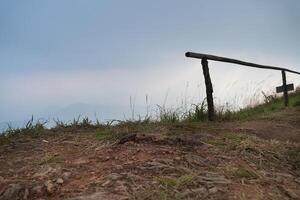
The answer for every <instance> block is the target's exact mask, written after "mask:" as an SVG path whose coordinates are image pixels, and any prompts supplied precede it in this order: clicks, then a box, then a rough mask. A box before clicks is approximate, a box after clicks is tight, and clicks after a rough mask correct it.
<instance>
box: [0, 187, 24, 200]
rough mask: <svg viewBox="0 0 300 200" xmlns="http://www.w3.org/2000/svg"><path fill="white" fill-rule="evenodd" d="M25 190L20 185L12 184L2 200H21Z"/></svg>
mask: <svg viewBox="0 0 300 200" xmlns="http://www.w3.org/2000/svg"><path fill="white" fill-rule="evenodd" d="M22 189H24V188H23V187H22V186H21V185H20V184H10V185H9V187H8V188H7V189H6V190H5V192H4V193H3V194H2V196H0V199H1V200H12V199H19V195H20V193H21V191H22Z"/></svg>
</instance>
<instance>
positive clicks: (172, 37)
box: [0, 0, 300, 122]
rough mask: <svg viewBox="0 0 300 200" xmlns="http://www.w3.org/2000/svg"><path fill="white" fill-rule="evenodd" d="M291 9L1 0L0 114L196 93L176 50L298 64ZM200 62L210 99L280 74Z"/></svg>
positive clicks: (259, 85) (166, 99)
mask: <svg viewBox="0 0 300 200" xmlns="http://www.w3.org/2000/svg"><path fill="white" fill-rule="evenodd" d="M299 10H300V1H298V0H285V1H282V0H226V1H219V0H210V1H204V0H185V1H182V0H164V1H162V0H151V1H141V0H126V1H125V0H124V1H116V0H89V1H86V0H44V1H40V0H27V1H21V0H1V1H0V44H1V45H0V122H12V121H22V120H26V119H28V118H30V116H31V115H34V116H36V117H38V118H53V117H57V118H62V119H69V118H71V116H72V115H76V114H87V115H91V113H94V114H95V113H97V115H100V118H101V119H107V118H120V117H124V116H127V115H128V114H129V115H130V112H131V110H130V102H131V103H132V104H134V106H135V107H136V111H137V112H143V110H144V109H145V107H147V106H145V105H146V104H147V105H148V104H150V105H151V107H155V106H156V105H157V104H158V105H163V104H166V105H168V106H178V105H180V104H182V102H200V101H202V100H203V98H204V97H205V87H204V80H203V75H202V69H201V62H200V60H197V59H191V58H186V57H185V56H184V54H185V52H186V51H194V52H200V53H208V54H214V55H219V56H226V57H232V58H236V59H241V60H245V61H250V62H255V63H259V64H267V65H275V66H279V67H286V68H290V69H293V70H298V71H300V56H299V53H300V48H299V46H300V40H299V38H298V36H299V35H300V12H299ZM209 66H210V71H211V77H212V81H213V85H214V97H215V101H216V103H217V104H224V103H229V104H232V105H233V106H245V105H247V104H249V103H251V101H255V99H256V98H257V97H258V95H257V94H261V93H260V92H261V91H265V92H274V90H275V87H276V86H278V85H280V84H281V73H280V72H278V71H271V70H261V69H253V68H247V67H242V66H238V65H232V64H224V63H218V62H211V61H210V62H209ZM287 78H288V82H293V83H294V84H296V85H299V84H300V77H299V76H297V75H292V74H287ZM146 96H147V103H146V100H145V99H146ZM130 99H131V101H130ZM94 110H95V111H94Z"/></svg>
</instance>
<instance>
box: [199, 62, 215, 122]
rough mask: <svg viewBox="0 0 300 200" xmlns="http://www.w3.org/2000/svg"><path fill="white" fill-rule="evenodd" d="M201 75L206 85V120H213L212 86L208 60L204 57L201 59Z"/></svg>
mask: <svg viewBox="0 0 300 200" xmlns="http://www.w3.org/2000/svg"><path fill="white" fill-rule="evenodd" d="M201 64H202V69H203V75H204V80H205V86H206V100H207V109H208V120H209V121H213V120H214V118H215V108H214V99H213V86H212V83H211V79H210V75H209V68H208V62H207V60H206V59H202V60H201Z"/></svg>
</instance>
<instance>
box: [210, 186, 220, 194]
mask: <svg viewBox="0 0 300 200" xmlns="http://www.w3.org/2000/svg"><path fill="white" fill-rule="evenodd" d="M217 192H218V188H216V187H212V188H210V189H209V190H208V193H209V194H215V193H217Z"/></svg>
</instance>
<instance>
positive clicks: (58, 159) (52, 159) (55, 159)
mask: <svg viewBox="0 0 300 200" xmlns="http://www.w3.org/2000/svg"><path fill="white" fill-rule="evenodd" d="M62 162H64V158H63V157H62V156H60V155H57V154H46V155H45V156H44V157H43V158H42V159H41V160H40V161H38V162H37V164H38V165H44V164H50V163H62Z"/></svg>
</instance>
